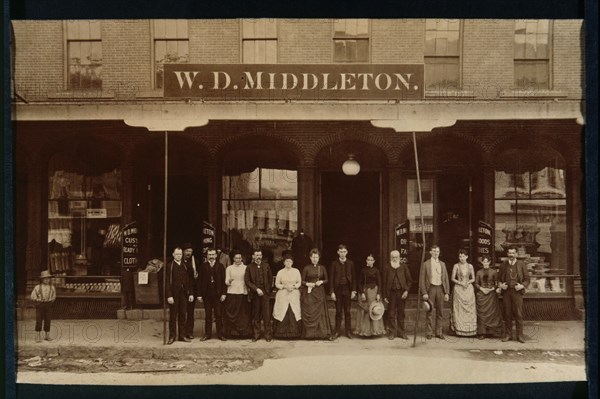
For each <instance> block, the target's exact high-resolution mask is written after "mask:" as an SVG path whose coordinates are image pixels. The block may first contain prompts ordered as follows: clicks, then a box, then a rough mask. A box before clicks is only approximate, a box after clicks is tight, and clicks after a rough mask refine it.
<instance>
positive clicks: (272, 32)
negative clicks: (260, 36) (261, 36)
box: [265, 19, 277, 38]
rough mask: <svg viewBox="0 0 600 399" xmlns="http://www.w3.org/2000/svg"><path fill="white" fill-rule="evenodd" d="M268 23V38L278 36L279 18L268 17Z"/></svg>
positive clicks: (266, 22) (266, 23)
mask: <svg viewBox="0 0 600 399" xmlns="http://www.w3.org/2000/svg"><path fill="white" fill-rule="evenodd" d="M265 25H266V33H265V35H266V37H268V38H276V37H277V20H276V19H267V20H266V21H265Z"/></svg>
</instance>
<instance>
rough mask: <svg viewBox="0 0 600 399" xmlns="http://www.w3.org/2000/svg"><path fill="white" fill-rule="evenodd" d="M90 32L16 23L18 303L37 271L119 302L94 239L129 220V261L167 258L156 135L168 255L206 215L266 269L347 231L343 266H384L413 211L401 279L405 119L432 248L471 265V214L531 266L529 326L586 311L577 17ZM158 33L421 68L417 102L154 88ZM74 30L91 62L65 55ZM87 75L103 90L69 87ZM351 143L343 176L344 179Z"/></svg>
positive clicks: (212, 52) (221, 235)
mask: <svg viewBox="0 0 600 399" xmlns="http://www.w3.org/2000/svg"><path fill="white" fill-rule="evenodd" d="M534 22H535V21H534ZM93 23H94V24H96V25H89V26H90V28H89V29H90V30H89V33H88V31H87V30H86V29H88V25H77V26H78V27H79V28H78V29H79V36H76V35H75V36H70V35H71V33H69V32H70V31H69V29H75V28H74V27H75V25H76V24H78V22H77V21H13V29H14V60H15V75H14V86H13V88H14V94H15V96H14V98H15V100H14V120H15V126H16V133H15V137H16V157H15V159H16V185H15V186H16V201H15V204H16V207H15V208H16V225H17V230H16V240H15V241H16V253H15V259H16V275H17V279H18V289H17V292H18V293H19V295H23V294H25V292H26V291H27V290H28V286H29V285H31V284H32V283H33V282H34V281H35V280H36V278H37V276H38V275H39V272H40V270H41V269H44V268H46V267H47V268H49V269H50V270H51V271H53V272H54V274H56V275H58V276H64V277H65V278H64V279H63V280H62V281H59V283H62V284H67V288H66V289H65V292H67V293H70V295H71V296H72V297H75V298H77V295H79V296H80V297H81V298H84V297H85V298H86V299H88V298H97V299H100V298H103V299H106V300H108V301H110V300H112V299H115V298H117V297H118V292H119V290H118V285H114V284H113V285H110V284H112V283H114V282H116V281H118V279H117V276H119V275H120V274H121V264H120V249H119V248H118V246H117V245H114V242H111V240H110V236H111V234H112V233H114V231H115V229H116V227H115V226H119V227H120V226H123V225H124V224H126V223H129V222H130V221H133V220H135V221H137V223H138V227H139V232H140V234H139V237H140V238H139V239H140V247H139V259H140V264H141V265H143V264H145V262H146V261H147V260H149V259H152V258H154V257H162V245H163V234H164V227H163V224H162V217H163V214H162V209H163V199H162V198H163V197H162V196H163V193H164V192H163V189H164V188H163V182H164V156H163V152H164V140H165V139H164V135H165V133H164V132H165V131H167V132H169V133H168V137H169V138H168V140H169V149H170V153H169V155H170V160H169V162H170V163H169V179H170V185H169V200H168V201H169V215H170V217H169V225H168V226H167V227H168V229H167V242H168V246H169V248H171V247H172V246H173V245H176V244H177V243H181V242H183V241H192V242H193V243H194V245H195V246H196V248H198V249H199V248H200V247H201V246H202V223H203V221H207V222H209V223H210V224H211V225H213V226H214V227H215V228H216V231H217V235H216V244H217V245H218V246H219V247H223V248H224V249H231V248H234V247H244V248H246V247H248V248H251V247H254V246H261V247H262V248H265V250H266V252H267V253H268V257H269V258H270V260H271V262H272V263H273V264H274V263H276V262H278V261H279V260H280V258H281V252H282V250H284V249H286V248H288V247H290V246H291V243H292V240H293V238H294V237H295V236H297V235H298V234H299V232H300V231H303V232H304V233H305V234H306V235H308V236H310V237H311V238H312V240H313V241H314V244H315V246H317V247H319V248H322V249H323V251H324V257H325V260H326V261H330V260H331V259H332V258H333V256H334V253H335V246H336V245H337V243H340V242H345V243H347V244H348V245H349V247H350V254H351V256H352V255H354V258H355V262H356V263H357V264H359V265H361V266H362V265H363V264H364V258H365V257H366V255H367V254H369V253H373V254H374V255H375V257H376V259H377V261H378V263H380V264H381V263H383V262H386V261H387V254H388V253H389V251H390V250H391V249H394V248H395V247H396V246H397V243H396V240H395V236H394V227H395V226H396V225H398V224H399V223H402V222H404V221H405V220H407V219H408V220H410V221H411V225H412V226H413V227H411V249H410V253H409V256H408V258H409V263H410V266H411V270H413V273H414V274H416V273H417V271H418V262H419V260H420V252H421V251H420V245H422V243H420V241H419V240H420V239H419V237H418V234H417V233H418V231H420V229H419V228H418V220H417V214H416V208H415V203H416V202H415V198H416V196H415V195H416V188H415V187H416V186H415V181H416V180H415V179H416V171H415V162H414V153H413V142H412V132H416V137H417V143H418V151H419V163H420V169H421V177H422V179H424V180H423V182H424V190H423V191H424V200H425V202H426V203H425V212H426V219H427V221H426V230H427V243H426V244H427V245H429V244H431V243H434V242H436V243H439V244H440V246H441V248H442V256H441V257H442V258H443V259H444V260H445V261H446V263H447V264H449V266H450V267H451V265H453V264H454V263H455V262H456V259H457V257H456V251H457V250H458V249H459V248H461V247H467V248H469V250H470V251H471V252H470V253H471V261H472V262H473V263H475V264H476V263H477V261H476V258H477V254H478V252H477V251H478V245H477V235H476V229H477V223H478V222H479V221H484V222H486V223H489V224H491V225H492V226H494V230H495V234H494V237H493V238H494V250H493V252H494V255H495V260H496V262H499V261H500V260H501V258H502V257H503V256H505V249H506V247H507V246H508V245H510V244H516V245H517V246H518V247H519V250H520V256H521V257H522V258H523V259H524V260H526V261H527V263H528V267H529V269H530V272H531V274H532V277H533V281H534V283H533V284H532V287H531V290H530V295H528V296H527V298H528V301H527V304H526V312H527V314H528V316H529V317H531V318H536V317H537V318H568V317H571V316H572V315H573V314H574V312H575V311H576V309H582V308H583V294H582V289H585V264H583V263H582V262H583V261H582V259H581V253H582V248H581V245H582V239H581V231H582V225H581V221H582V212H583V205H582V198H581V187H582V184H583V183H584V182H583V180H582V179H583V172H582V169H581V164H582V142H583V141H582V137H583V135H582V124H583V103H584V98H583V90H584V79H583V65H584V54H583V39H582V36H583V33H582V32H583V26H582V25H583V23H582V21H575V20H555V21H542V22H535V23H533V22H532V21H529V23H530V24H529V25H527V21H514V20H460V21H446V20H434V21H430V20H417V19H415V20H385V19H383V20H368V21H367V20H359V21H356V20H347V21H342V23H341V24H340V21H333V20H328V19H315V20H292V19H277V20H268V21H267V22H265V21H264V20H253V21H242V20H189V21H187V22H185V23H183V22H181V21H180V22H179V24H180V25H177V26H178V28H177V29H180V31H177V33H176V34H175V33H173V35H171V36H169V35H170V34H169V33H168V32H169V27H170V26H175V25H176V22H174V21H166V22H164V24H163V23H162V22H159V23H156V21H150V20H103V21H96V22H93ZM74 24H75V25H74ZM169 24H172V25H169ZM82 26H84V28H85V29H84V28H82ZM164 26H166V28H165V29H166V31H165V32H167V33H165V36H161V35H162V33H160V32H161V29H163V28H162V27H164ZM532 26H533V28H531V27H532ZM259 28H260V29H259ZM530 28H531V29H533V30H530ZM173 29H175V28H173ZM261 29H262V30H261ZM269 29H271V31H270V32H271V33H268V32H269ZM175 31H176V29H175V30H173V32H175ZM81 32H85V33H81ZM181 32H183V33H181ZM248 32H251V33H248ZM265 32H267V33H265ZM521 34H522V36H520V35H521ZM86 35H87V36H86ZM520 37H522V38H523V39H522V40H524V43H525V44H523V43H522V42H521V39H520ZM163 41H164V42H165V43H166V46H171V45H173V46H183V47H177V48H179V49H181V48H183V49H184V50H177V51H179V53H178V56H179V57H181V58H179V60H180V62H181V60H183V62H185V63H188V64H203V65H212V64H232V65H242V64H243V63H244V62H245V60H247V59H248V58H247V57H251V59H253V60H259V59H270V60H276V62H269V63H268V64H275V63H276V64H283V65H290V66H296V65H313V64H319V65H324V66H326V67H335V66H339V65H343V64H352V63H353V60H354V58H353V57H356V59H360V60H361V61H360V62H356V63H357V64H369V65H374V66H375V67H377V66H379V65H396V64H418V65H424V71H425V78H424V82H423V84H424V85H425V90H424V95H423V97H422V98H420V99H418V100H406V99H403V98H399V99H395V100H394V99H392V100H373V99H366V100H356V99H347V100H344V99H342V100H328V99H327V98H319V99H317V98H314V97H313V98H306V99H304V98H299V97H290V98H285V96H283V97H281V96H277V95H275V96H273V97H268V98H264V99H261V100H248V99H244V98H242V97H240V96H235V95H233V96H232V97H230V98H228V99H220V100H215V101H211V100H209V99H205V98H189V99H188V98H181V99H177V98H167V97H166V96H164V94H163V89H162V87H161V84H162V83H161V82H160V80H161V75H160V74H159V72H158V71H159V70H160V68H161V66H160V65H159V64H160V62H156V61H157V60H158V56H159V53H160V54H162V53H161V51H162V50H161V45H162V44H161V42H163ZM88 42H94V43H95V44H91V45H90V46H92V47H90V48H92V49H93V48H101V53H100V56H99V57H100V58H99V60H98V59H97V58H98V55H96V56H95V57H96V61H94V60H92V61H91V62H90V63H86V62H85V61H82V59H78V58H77V57H75V56H74V55H73V53H70V51H75V50H72V49H77V50H76V51H81V53H77V54H79V55H80V56H81V55H82V54H83V52H84V51H86V50H84V49H85V48H86V47H85V46H86V45H87V44H86V43H88ZM174 42H177V44H176V45H175V44H173V43H174ZM169 43H170V44H169ZM522 44H523V47H522V48H523V54H524V55H523V56H521V55H518V54H520V53H519V48H521V47H519V46H520V45H522ZM93 46H96V47H93ZM167 48H169V47H167ZM172 48H175V47H172ZM248 49H254V50H253V51H252V52H249V51H248ZM265 49H266V50H265ZM440 49H441V50H440ZM530 50H531V51H533V52H532V53H531V54H534V55H533V56H531V55H530ZM169 51H170V50H167V55H169ZM177 51H175V52H177ZM182 51H183V52H182ZM184 53H185V54H184ZM540 53H541V55H540ZM173 54H174V53H173ZM173 54H171V55H173ZM91 55H92V58H93V57H94V51H93V50H92V52H91ZM261 57H266V58H261ZM269 57H270V58H269ZM340 57H342V58H343V59H342V58H340ZM361 57H364V58H361ZM82 58H83V57H82ZM75 59H77V60H76V63H74V61H73V60H75ZM256 63H259V64H262V63H263V62H256ZM90 65H91V66H90ZM90 70H91V71H92V72H91V73H92V75H93V77H92V80H94V79H96V80H95V81H96V82H99V83H96V86H95V87H83V86H84V82H87V81H86V80H85V79H84V75H85V73H89V71H90ZM73 71H75V72H73ZM86 71H87V72H86ZM74 74H75V75H74ZM74 76H75V80H74ZM86 76H88V77H89V75H86ZM521 77H523V78H524V79H525V80H520V78H521ZM77 79H79V80H77ZM434 79H439V82H438V83H435V82H433V80H434ZM528 79H529V80H528ZM523 81H527V82H529V84H523ZM448 82H450V83H448ZM350 154H352V155H354V156H355V158H356V160H357V161H358V162H359V163H360V166H361V171H360V173H359V174H358V175H356V176H345V175H344V174H343V173H342V171H341V165H342V164H343V163H344V161H346V160H347V159H348V157H349V155H350ZM168 253H170V250H169V251H168ZM582 274H583V278H582ZM85 276H87V277H85ZM100 276H102V277H100ZM111 276H114V277H111ZM96 277H97V278H96ZM86 278H87V279H88V280H86ZM69 284H70V285H69ZM85 284H87V285H85ZM94 284H95V285H94ZM115 287H117V288H115ZM111 290H112V292H111ZM68 296H69V295H65V297H68Z"/></svg>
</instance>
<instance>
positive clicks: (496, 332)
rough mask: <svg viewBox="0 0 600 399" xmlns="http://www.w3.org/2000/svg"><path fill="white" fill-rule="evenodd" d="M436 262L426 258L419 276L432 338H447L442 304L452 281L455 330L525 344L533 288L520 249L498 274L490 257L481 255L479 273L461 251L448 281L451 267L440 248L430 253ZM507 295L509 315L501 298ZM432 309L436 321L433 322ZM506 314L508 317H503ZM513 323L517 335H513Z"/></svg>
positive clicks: (513, 250) (512, 250)
mask: <svg viewBox="0 0 600 399" xmlns="http://www.w3.org/2000/svg"><path fill="white" fill-rule="evenodd" d="M430 254H431V258H430V259H429V260H427V261H426V262H425V263H424V264H423V267H422V268H421V273H420V279H419V282H420V285H421V286H420V289H421V292H422V294H423V300H424V301H425V302H426V305H425V308H426V309H428V312H427V335H426V337H427V339H431V338H433V335H434V333H435V336H436V337H438V338H442V339H443V338H444V335H443V326H444V317H443V302H447V301H449V300H450V281H451V282H452V283H454V287H453V290H452V312H451V320H450V328H451V330H452V331H453V332H454V334H456V335H457V336H466V337H472V336H477V337H478V338H479V339H485V338H486V337H487V336H494V337H501V338H502V341H509V340H516V341H519V342H521V343H523V342H525V336H524V334H523V295H524V294H525V291H526V288H527V286H528V285H529V273H528V272H527V269H526V267H525V264H524V263H523V262H522V261H520V260H518V259H517V249H516V248H515V247H511V248H509V249H508V252H507V255H508V259H507V260H505V261H504V262H502V264H501V265H500V270H499V272H496V271H495V270H494V269H491V268H490V265H491V258H490V257H489V256H487V255H484V256H482V258H481V264H482V268H481V269H480V270H478V271H477V273H475V269H474V267H473V265H472V264H470V263H468V262H467V260H468V257H469V255H468V252H467V251H466V250H464V249H461V250H459V252H458V263H456V264H455V265H454V266H453V268H452V273H451V277H450V278H448V272H447V270H446V265H445V264H444V262H443V261H441V260H440V259H439V255H440V248H439V247H438V246H437V245H434V246H432V247H431V249H430ZM499 294H502V298H503V299H502V303H503V307H504V312H502V310H501V307H500V301H499V298H498V295H499ZM433 309H435V311H436V322H435V324H434V323H433V312H432V311H433ZM503 313H504V315H503ZM513 320H514V321H515V324H516V334H514V335H513V334H512V324H513Z"/></svg>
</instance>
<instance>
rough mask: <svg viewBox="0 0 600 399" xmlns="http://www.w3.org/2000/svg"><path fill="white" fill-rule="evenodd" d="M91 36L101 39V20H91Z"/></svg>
mask: <svg viewBox="0 0 600 399" xmlns="http://www.w3.org/2000/svg"><path fill="white" fill-rule="evenodd" d="M90 38H91V39H96V40H100V39H101V36H100V21H90Z"/></svg>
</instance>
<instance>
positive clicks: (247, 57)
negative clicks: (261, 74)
mask: <svg viewBox="0 0 600 399" xmlns="http://www.w3.org/2000/svg"><path fill="white" fill-rule="evenodd" d="M242 47H243V53H242V57H243V58H242V62H243V63H244V64H255V61H254V40H244V41H243V42H242Z"/></svg>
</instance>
